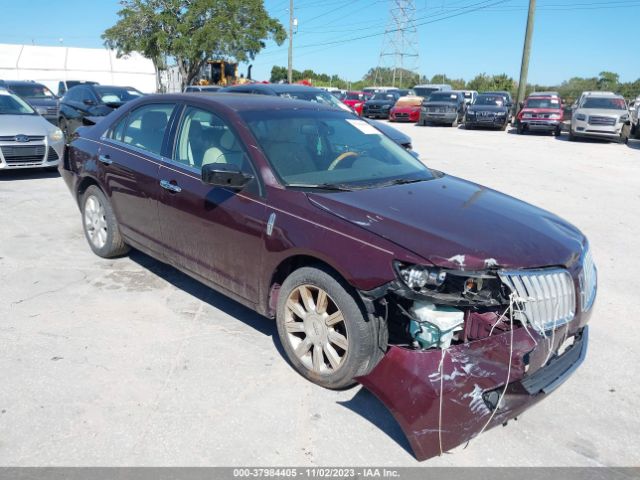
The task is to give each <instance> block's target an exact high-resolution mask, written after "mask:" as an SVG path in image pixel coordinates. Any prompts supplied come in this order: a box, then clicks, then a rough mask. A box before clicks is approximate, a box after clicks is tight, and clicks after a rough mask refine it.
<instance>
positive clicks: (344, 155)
mask: <svg viewBox="0 0 640 480" xmlns="http://www.w3.org/2000/svg"><path fill="white" fill-rule="evenodd" d="M357 156H358V154H357V153H356V152H344V153H341V154H340V155H338V158H336V159H335V160H334V161H333V162H331V165H329V170H335V169H336V167H337V166H338V165H339V164H340V162H342V160H344V159H345V158H349V157H357Z"/></svg>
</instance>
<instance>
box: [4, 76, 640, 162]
mask: <svg viewBox="0 0 640 480" xmlns="http://www.w3.org/2000/svg"><path fill="white" fill-rule="evenodd" d="M59 90H60V91H64V92H65V93H64V95H63V96H62V98H58V97H57V96H56V95H54V94H53V93H52V92H51V91H50V90H49V89H48V88H47V87H46V86H44V85H41V84H38V83H35V82H29V81H0V114H2V117H0V118H2V120H3V121H2V122H0V169H4V168H28V167H52V166H55V165H56V164H57V162H58V160H59V158H61V156H62V152H63V144H64V140H63V139H64V138H67V139H68V138H70V137H71V135H72V134H73V133H74V132H75V131H76V130H77V129H78V128H79V127H80V126H83V125H92V124H95V123H97V122H98V121H100V119H101V118H103V117H105V116H106V115H108V114H109V113H111V112H112V111H114V110H115V109H117V108H119V107H120V106H122V105H124V104H125V103H127V102H129V101H131V100H134V99H136V98H140V97H141V96H142V95H143V93H141V92H140V91H138V90H136V89H135V88H131V87H122V86H106V85H99V84H97V83H96V82H82V81H66V82H64V85H61V86H60V88H59ZM217 91H218V92H220V93H245V94H246V93H250V94H260V95H270V96H279V97H285V98H292V99H299V100H306V101H310V102H316V103H320V104H327V105H330V106H332V107H334V108H339V109H343V110H345V109H346V110H349V111H355V112H356V113H357V114H358V115H360V116H361V117H362V118H363V119H365V120H366V121H368V122H370V124H371V125H373V126H374V127H375V128H377V129H378V130H381V131H382V132H383V133H385V134H386V135H387V136H389V137H390V138H391V139H393V140H394V141H395V142H396V143H398V144H400V145H402V146H403V147H404V148H406V149H409V150H411V138H410V137H408V136H407V135H405V134H404V133H402V132H400V131H398V130H397V129H394V128H393V127H391V126H390V125H389V124H388V123H386V122H379V121H377V120H378V119H389V120H390V121H392V122H412V123H417V124H418V125H427V124H432V123H437V124H448V125H451V126H454V127H455V126H458V125H460V124H463V125H464V127H465V128H466V129H473V128H495V129H502V130H505V129H506V128H507V126H508V124H509V123H513V124H514V125H515V127H516V131H517V133H519V134H523V133H525V132H528V131H534V130H546V131H550V132H552V133H554V134H555V135H560V134H561V132H562V130H563V122H564V119H565V110H567V109H566V108H565V105H564V103H563V102H562V100H561V98H560V96H559V95H558V93H557V92H539V93H534V94H532V95H530V96H529V97H528V98H527V99H526V100H525V102H524V103H523V104H522V105H520V106H519V107H520V108H519V111H518V113H517V115H516V118H515V119H514V118H513V117H512V112H513V101H512V99H511V95H510V94H509V92H504V91H497V92H482V93H478V92H475V91H456V90H452V89H451V88H450V86H448V85H418V86H416V87H414V89H412V90H401V89H397V88H392V87H386V88H385V87H371V88H369V89H364V90H363V91H361V92H347V93H346V94H342V93H341V92H340V94H339V95H335V94H330V93H329V92H327V91H324V90H322V89H318V88H313V87H308V86H305V85H289V84H262V83H260V84H258V83H256V84H244V85H236V86H231V87H226V88H220V89H217ZM193 93H197V94H205V93H211V92H209V91H207V90H204V89H203V90H200V89H198V90H193ZM639 100H640V97H639V99H638V100H636V101H634V102H632V103H631V104H630V105H629V106H628V105H627V103H626V101H625V99H624V98H623V97H621V96H619V95H616V94H614V93H613V92H584V93H583V94H582V96H581V97H580V98H579V99H578V100H577V101H576V103H575V104H574V105H573V106H572V107H571V108H570V109H568V110H569V112H570V115H571V122H570V126H569V129H568V130H569V138H570V139H571V140H574V139H576V138H577V137H581V136H587V137H598V138H605V139H610V140H618V141H621V142H625V143H626V142H627V141H628V139H629V137H630V136H631V135H633V134H634V132H635V133H638V130H640V129H639V128H638V108H640V101H639ZM9 116H13V117H15V118H13V119H12V120H9ZM56 127H57V128H56Z"/></svg>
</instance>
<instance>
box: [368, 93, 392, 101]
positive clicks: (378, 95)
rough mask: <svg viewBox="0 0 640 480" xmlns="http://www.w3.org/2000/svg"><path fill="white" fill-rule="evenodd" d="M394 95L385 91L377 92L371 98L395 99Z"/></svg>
mask: <svg viewBox="0 0 640 480" xmlns="http://www.w3.org/2000/svg"><path fill="white" fill-rule="evenodd" d="M395 99H396V96H395V95H394V94H393V93H387V92H379V93H376V94H375V95H374V96H373V98H372V99H371V100H393V101H395Z"/></svg>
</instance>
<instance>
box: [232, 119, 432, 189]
mask: <svg viewBox="0 0 640 480" xmlns="http://www.w3.org/2000/svg"><path fill="white" fill-rule="evenodd" d="M242 116H243V119H244V120H245V122H246V123H247V125H248V126H249V128H250V130H251V131H252V133H253V134H254V136H255V137H256V139H257V140H258V143H259V144H260V146H261V147H262V150H263V151H264V153H265V155H266V156H267V159H268V160H269V162H270V164H271V166H272V168H273V170H274V171H275V173H276V174H277V175H278V176H279V177H280V178H281V179H282V181H283V183H284V184H285V185H288V186H291V187H294V186H295V187H310V188H313V187H322V186H327V185H340V186H342V187H344V188H370V187H374V186H382V185H384V184H386V183H394V182H397V183H405V182H412V181H422V180H429V179H431V178H433V174H432V173H431V171H430V170H429V169H428V168H427V167H425V166H424V165H423V164H422V163H421V162H420V161H418V160H417V159H415V158H414V157H413V156H412V155H411V154H409V153H407V151H406V150H404V149H403V148H402V147H400V146H398V145H397V144H396V143H395V142H393V141H392V140H391V139H389V138H388V137H386V136H385V135H383V134H382V133H381V132H380V131H379V130H377V129H376V128H374V127H373V126H371V125H369V124H368V123H366V122H365V121H363V120H361V119H357V118H354V117H353V116H352V115H349V114H345V113H342V112H339V111H336V110H333V111H331V110H323V111H320V112H318V111H308V110H271V111H253V112H244V113H243V114H242Z"/></svg>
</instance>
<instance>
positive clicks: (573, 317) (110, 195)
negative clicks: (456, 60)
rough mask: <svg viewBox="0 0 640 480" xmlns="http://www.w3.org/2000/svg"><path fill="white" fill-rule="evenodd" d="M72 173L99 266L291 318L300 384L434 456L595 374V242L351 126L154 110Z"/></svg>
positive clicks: (84, 142)
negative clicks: (113, 261)
mask: <svg viewBox="0 0 640 480" xmlns="http://www.w3.org/2000/svg"><path fill="white" fill-rule="evenodd" d="M59 169H60V173H61V174H62V178H63V179H64V181H65V182H66V184H67V186H68V187H69V189H70V191H71V194H72V196H73V199H74V200H75V201H76V202H77V204H78V206H79V207H80V211H81V218H82V228H83V229H84V233H85V236H86V238H87V241H88V243H89V246H90V247H91V249H92V250H93V251H94V252H95V253H96V254H97V255H99V256H101V257H106V258H111V257H116V256H121V255H124V254H126V253H127V252H128V250H129V248H130V247H133V248H136V249H138V250H141V251H142V252H145V253H146V254H148V255H151V256H152V257H154V258H156V259H158V260H159V261H162V262H165V263H168V264H170V265H173V266H174V267H176V268H178V269H179V270H181V271H183V272H185V273H186V274H188V275H190V276H192V277H193V278H195V279H197V280H199V281H201V282H203V283H204V284H206V285H209V286H210V287H212V288H215V289H216V290H218V291H220V292H222V293H224V294H225V295H228V296H229V297H231V298H233V299H235V300H237V301H238V302H240V303H242V304H243V305H246V306H247V307H249V308H251V309H253V310H256V311H257V312H259V313H261V314H262V315H264V316H266V317H269V318H273V319H275V323H276V326H277V330H278V336H279V338H280V343H281V345H282V351H283V353H284V355H286V356H287V358H288V360H289V361H290V363H291V365H292V367H293V368H295V369H296V370H297V371H298V372H299V373H300V374H301V375H302V376H304V377H305V378H307V379H309V380H310V381H312V382H314V383H316V384H318V385H322V386H324V387H327V388H334V389H342V388H346V387H348V386H351V385H353V384H355V383H356V382H360V383H361V384H363V385H364V386H365V387H366V388H368V389H369V390H371V391H372V392H373V393H374V394H375V395H376V396H377V397H378V398H379V399H380V400H381V401H382V402H383V403H384V404H385V405H387V407H389V409H390V410H391V412H392V413H393V415H394V416H395V418H396V419H397V420H398V422H399V423H400V426H401V427H402V429H403V430H404V431H405V433H406V434H407V437H408V439H409V442H410V444H411V446H412V447H413V449H414V451H415V454H416V457H417V458H418V459H421V460H422V459H425V458H429V457H432V456H434V455H440V454H441V453H442V452H445V451H447V450H450V449H452V448H454V447H456V446H457V445H460V444H461V443H464V442H466V441H468V440H470V439H471V438H473V437H475V436H476V435H477V434H479V433H481V432H483V431H484V430H486V429H488V428H491V427H494V426H496V425H502V424H503V423H505V422H507V421H508V420H510V419H512V418H514V417H516V416H518V415H520V414H521V413H522V412H523V411H524V410H526V409H528V408H529V407H531V406H532V405H534V404H535V403H537V402H539V401H540V400H543V399H544V398H546V397H547V395H549V394H550V393H551V392H553V391H554V390H555V389H556V388H557V387H558V386H559V385H560V384H562V383H563V382H564V381H565V380H566V379H567V378H568V377H569V376H570V375H571V373H572V372H573V371H574V370H575V369H576V368H577V367H578V366H579V365H580V363H581V362H582V360H583V359H584V356H585V353H586V349H587V343H588V342H587V338H588V327H587V321H588V320H589V317H590V316H591V313H592V311H593V309H592V305H593V303H594V300H595V297H596V289H597V288H596V285H597V282H596V268H595V265H594V263H593V260H592V258H591V254H590V253H589V245H588V242H587V239H586V237H585V236H584V235H583V234H582V233H581V232H580V231H579V230H578V229H577V228H575V227H574V226H572V225H571V224H569V223H567V222H566V221H564V220H562V219H561V218H559V217H557V216H555V215H553V214H552V213H550V212H546V211H544V210H540V209H538V208H536V207H533V206H531V205H528V204H526V203H524V202H521V201H519V200H516V199H515V198H512V197H509V196H507V195H504V194H501V193H499V192H496V191H494V190H491V189H489V188H486V187H483V186H481V185H477V184H474V183H471V182H468V181H465V180H462V179H460V178H456V177H454V176H450V175H447V174H445V173H443V172H438V171H435V170H431V169H429V168H427V167H426V166H425V165H424V164H423V163H422V162H420V161H419V160H417V159H416V158H414V156H413V155H411V154H410V153H409V152H407V151H406V150H405V149H403V148H402V147H400V146H399V145H398V144H396V143H395V142H394V141H393V140H391V139H390V138H388V137H387V136H385V135H383V134H382V133H381V132H380V131H379V130H377V129H376V128H374V127H373V126H371V125H370V124H369V123H367V122H365V121H364V120H362V119H358V118H355V117H354V116H353V114H351V113H350V112H346V111H340V110H337V109H334V108H332V107H330V106H327V105H321V104H318V103H313V102H308V101H299V100H291V99H285V98H278V97H277V96H268V95H238V94H224V95H215V96H213V95H211V96H210V95H191V94H178V95H149V96H145V97H142V98H140V99H138V100H134V101H132V102H128V103H126V104H125V105H123V106H122V107H120V108H118V109H117V110H115V111H113V112H112V113H111V114H109V115H108V116H106V117H105V118H104V119H103V120H102V121H100V122H99V123H98V124H96V125H95V126H92V127H81V128H80V129H78V131H77V132H76V134H75V135H74V137H73V139H72V141H71V144H70V146H69V148H68V155H65V156H64V159H63V162H61V164H60V167H59ZM425 206H427V207H425ZM132 307H133V305H132ZM224 353H225V352H216V351H212V352H211V358H207V359H206V360H207V361H209V360H212V362H213V361H215V362H216V363H212V364H211V367H212V368H215V366H216V365H217V366H218V367H219V368H225V365H226V364H225V362H227V363H228V359H227V358H226V356H225V355H224ZM250 353H251V352H250V351H248V353H247V359H245V361H247V362H249V361H251V360H249V358H250ZM215 357H217V358H215ZM214 358H215V360H214ZM238 381H239V382H242V381H243V379H242V378H238ZM271 381H273V383H274V388H276V385H277V383H278V382H281V381H282V379H281V378H280V377H278V378H274V379H271ZM211 384H212V385H213V384H215V377H212V378H211ZM283 387H284V386H283ZM563 418H564V417H562V412H561V411H557V412H554V416H553V418H546V419H543V420H541V421H547V422H548V421H556V422H561V421H562V419H563ZM328 421H330V420H328ZM534 421H535V420H534ZM335 442H337V443H343V444H344V446H346V442H347V439H344V438H340V437H339V436H338V437H336V439H335ZM496 448H509V446H508V445H507V446H502V445H500V446H498V447H496Z"/></svg>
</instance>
